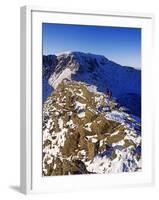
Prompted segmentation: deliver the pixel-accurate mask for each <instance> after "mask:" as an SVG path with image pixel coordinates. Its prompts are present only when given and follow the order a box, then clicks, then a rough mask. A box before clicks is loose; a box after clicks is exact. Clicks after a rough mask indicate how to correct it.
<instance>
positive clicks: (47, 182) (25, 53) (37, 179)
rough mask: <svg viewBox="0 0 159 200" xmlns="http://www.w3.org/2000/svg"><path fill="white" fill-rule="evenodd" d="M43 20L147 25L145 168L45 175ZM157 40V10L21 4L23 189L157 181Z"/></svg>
mask: <svg viewBox="0 0 159 200" xmlns="http://www.w3.org/2000/svg"><path fill="white" fill-rule="evenodd" d="M42 22H50V23H51V22H52V23H68V24H87V25H88V24H89V25H109V26H121V27H141V28H142V127H143V128H142V137H143V142H142V156H143V160H142V162H143V169H142V171H141V172H137V173H122V174H108V175H92V176H87V175H82V176H54V177H42V174H41V165H42V164H41V162H42V160H41V157H42V156H41V152H42V147H41V146H42V145H41V144H42V134H41V105H42V101H41V98H40V97H41V68H40V67H42V59H41V56H42V51H41V48H42V40H41V37H42V36H41V34H42V32H41V23H42ZM152 40H153V16H152V15H151V14H140V13H120V12H106V11H89V10H84V11H83V10H73V11H68V10H64V9H61V10H57V9H54V8H53V9H51V8H45V7H35V6H24V7H22V8H21V83H20V84H21V148H20V151H21V156H20V158H21V174H20V176H21V183H20V185H21V192H23V193H25V194H28V193H43V192H61V191H80V190H88V189H95V188H100V189H101V188H103V189H106V188H108V187H119V186H125V187H126V186H141V185H152V184H153V183H154V156H153V154H154V128H153V127H154V125H153V107H152V105H153V100H152V89H151V88H152V87H153V86H152V76H151V73H152V67H153V66H152ZM105 180H107V181H105ZM75 183H76V184H75Z"/></svg>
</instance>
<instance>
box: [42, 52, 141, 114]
mask: <svg viewBox="0 0 159 200" xmlns="http://www.w3.org/2000/svg"><path fill="white" fill-rule="evenodd" d="M43 68H44V72H45V73H43V75H44V76H43V91H44V92H43V98H44V100H45V99H46V98H47V96H48V94H50V92H51V91H52V90H54V89H56V88H57V87H58V85H59V84H60V83H61V82H62V80H64V79H67V80H74V81H80V82H83V83H87V84H89V85H93V86H95V87H96V88H97V91H99V92H103V93H105V92H106V91H107V89H109V90H110V91H111V92H112V96H113V97H114V98H116V99H117V101H118V102H119V103H120V104H121V105H122V106H125V107H127V108H128V109H129V110H130V112H131V113H132V114H134V115H136V116H139V117H140V115H141V70H137V69H134V68H132V67H127V66H121V65H119V64H117V63H115V62H113V61H110V60H108V59H107V58H105V57H104V56H101V55H94V54H90V53H82V52H66V53H62V54H60V55H58V56H55V55H53V56H44V57H43ZM50 86H52V88H51V87H50ZM134 103H135V104H134Z"/></svg>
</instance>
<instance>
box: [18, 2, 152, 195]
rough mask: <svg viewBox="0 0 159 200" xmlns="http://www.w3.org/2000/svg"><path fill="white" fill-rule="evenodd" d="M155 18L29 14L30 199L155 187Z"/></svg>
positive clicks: (24, 60) (25, 149) (24, 175)
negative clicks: (60, 193) (63, 193)
mask: <svg viewBox="0 0 159 200" xmlns="http://www.w3.org/2000/svg"><path fill="white" fill-rule="evenodd" d="M152 25H153V17H152V16H151V15H148V14H134V13H130V14H129V13H113V12H104V11H103V12H97V11H91V12H90V11H79V10H75V11H66V10H60V11H59V10H56V9H50V8H38V7H28V6H27V7H22V8H21V191H22V192H23V193H36V192H58V191H72V190H73V191H74V190H88V189H94V188H103V189H105V188H107V187H115V186H130V185H133V186H139V185H143V184H147V185H148V184H152V183H153V177H154V169H153V138H154V130H153V117H152V112H153V110H152V104H153V103H152V101H153V100H152V88H153V85H152V76H151V71H152Z"/></svg>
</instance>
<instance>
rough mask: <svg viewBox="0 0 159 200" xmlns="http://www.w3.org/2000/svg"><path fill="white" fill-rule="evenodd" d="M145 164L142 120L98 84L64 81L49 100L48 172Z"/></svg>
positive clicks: (87, 171)
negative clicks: (142, 146)
mask: <svg viewBox="0 0 159 200" xmlns="http://www.w3.org/2000/svg"><path fill="white" fill-rule="evenodd" d="M103 59H104V58H103ZM103 62H104V61H103ZM68 63H69V62H68ZM71 63H72V61H71ZM65 65H66V63H65V64H64V68H65ZM75 65H76V67H77V64H75ZM71 66H72V65H71ZM67 67H68V66H67ZM62 68H63V66H62ZM73 68H74V67H73ZM65 69H66V68H65ZM65 69H63V70H65ZM55 70H58V68H56V69H55ZM76 70H79V69H78V67H77V68H76ZM60 71H61V70H60ZM56 73H57V71H56ZM58 73H59V72H58ZM140 169H141V125H140V122H139V121H136V119H135V118H133V117H132V116H131V115H130V114H128V113H127V112H126V110H125V109H124V107H121V106H120V105H119V103H118V102H116V101H115V100H114V99H112V98H111V96H110V95H109V94H105V93H102V92H98V88H97V86H94V85H92V84H86V83H84V82H79V81H73V80H72V79H70V80H69V79H66V78H65V79H63V80H61V81H60V82H59V84H58V85H57V87H55V90H54V91H53V92H52V93H51V95H50V96H49V97H48V98H47V100H46V101H45V102H44V104H43V175H44V176H52V175H69V174H92V173H101V174H103V173H115V172H134V171H139V170H140Z"/></svg>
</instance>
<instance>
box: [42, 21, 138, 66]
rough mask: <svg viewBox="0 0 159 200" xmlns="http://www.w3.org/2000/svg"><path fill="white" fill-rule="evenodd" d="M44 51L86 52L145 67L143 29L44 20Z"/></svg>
mask: <svg viewBox="0 0 159 200" xmlns="http://www.w3.org/2000/svg"><path fill="white" fill-rule="evenodd" d="M42 30H43V54H44V55H48V54H58V53H60V52H65V51H82V52H86V53H88V52H89V53H95V54H101V55H104V56H105V57H107V58H108V59H110V60H113V61H114V62H117V63H119V64H121V65H125V66H132V67H135V68H138V69H139V68H141V29H140V28H123V27H121V28H120V27H103V26H84V25H65V24H49V23H43V28H42Z"/></svg>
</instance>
